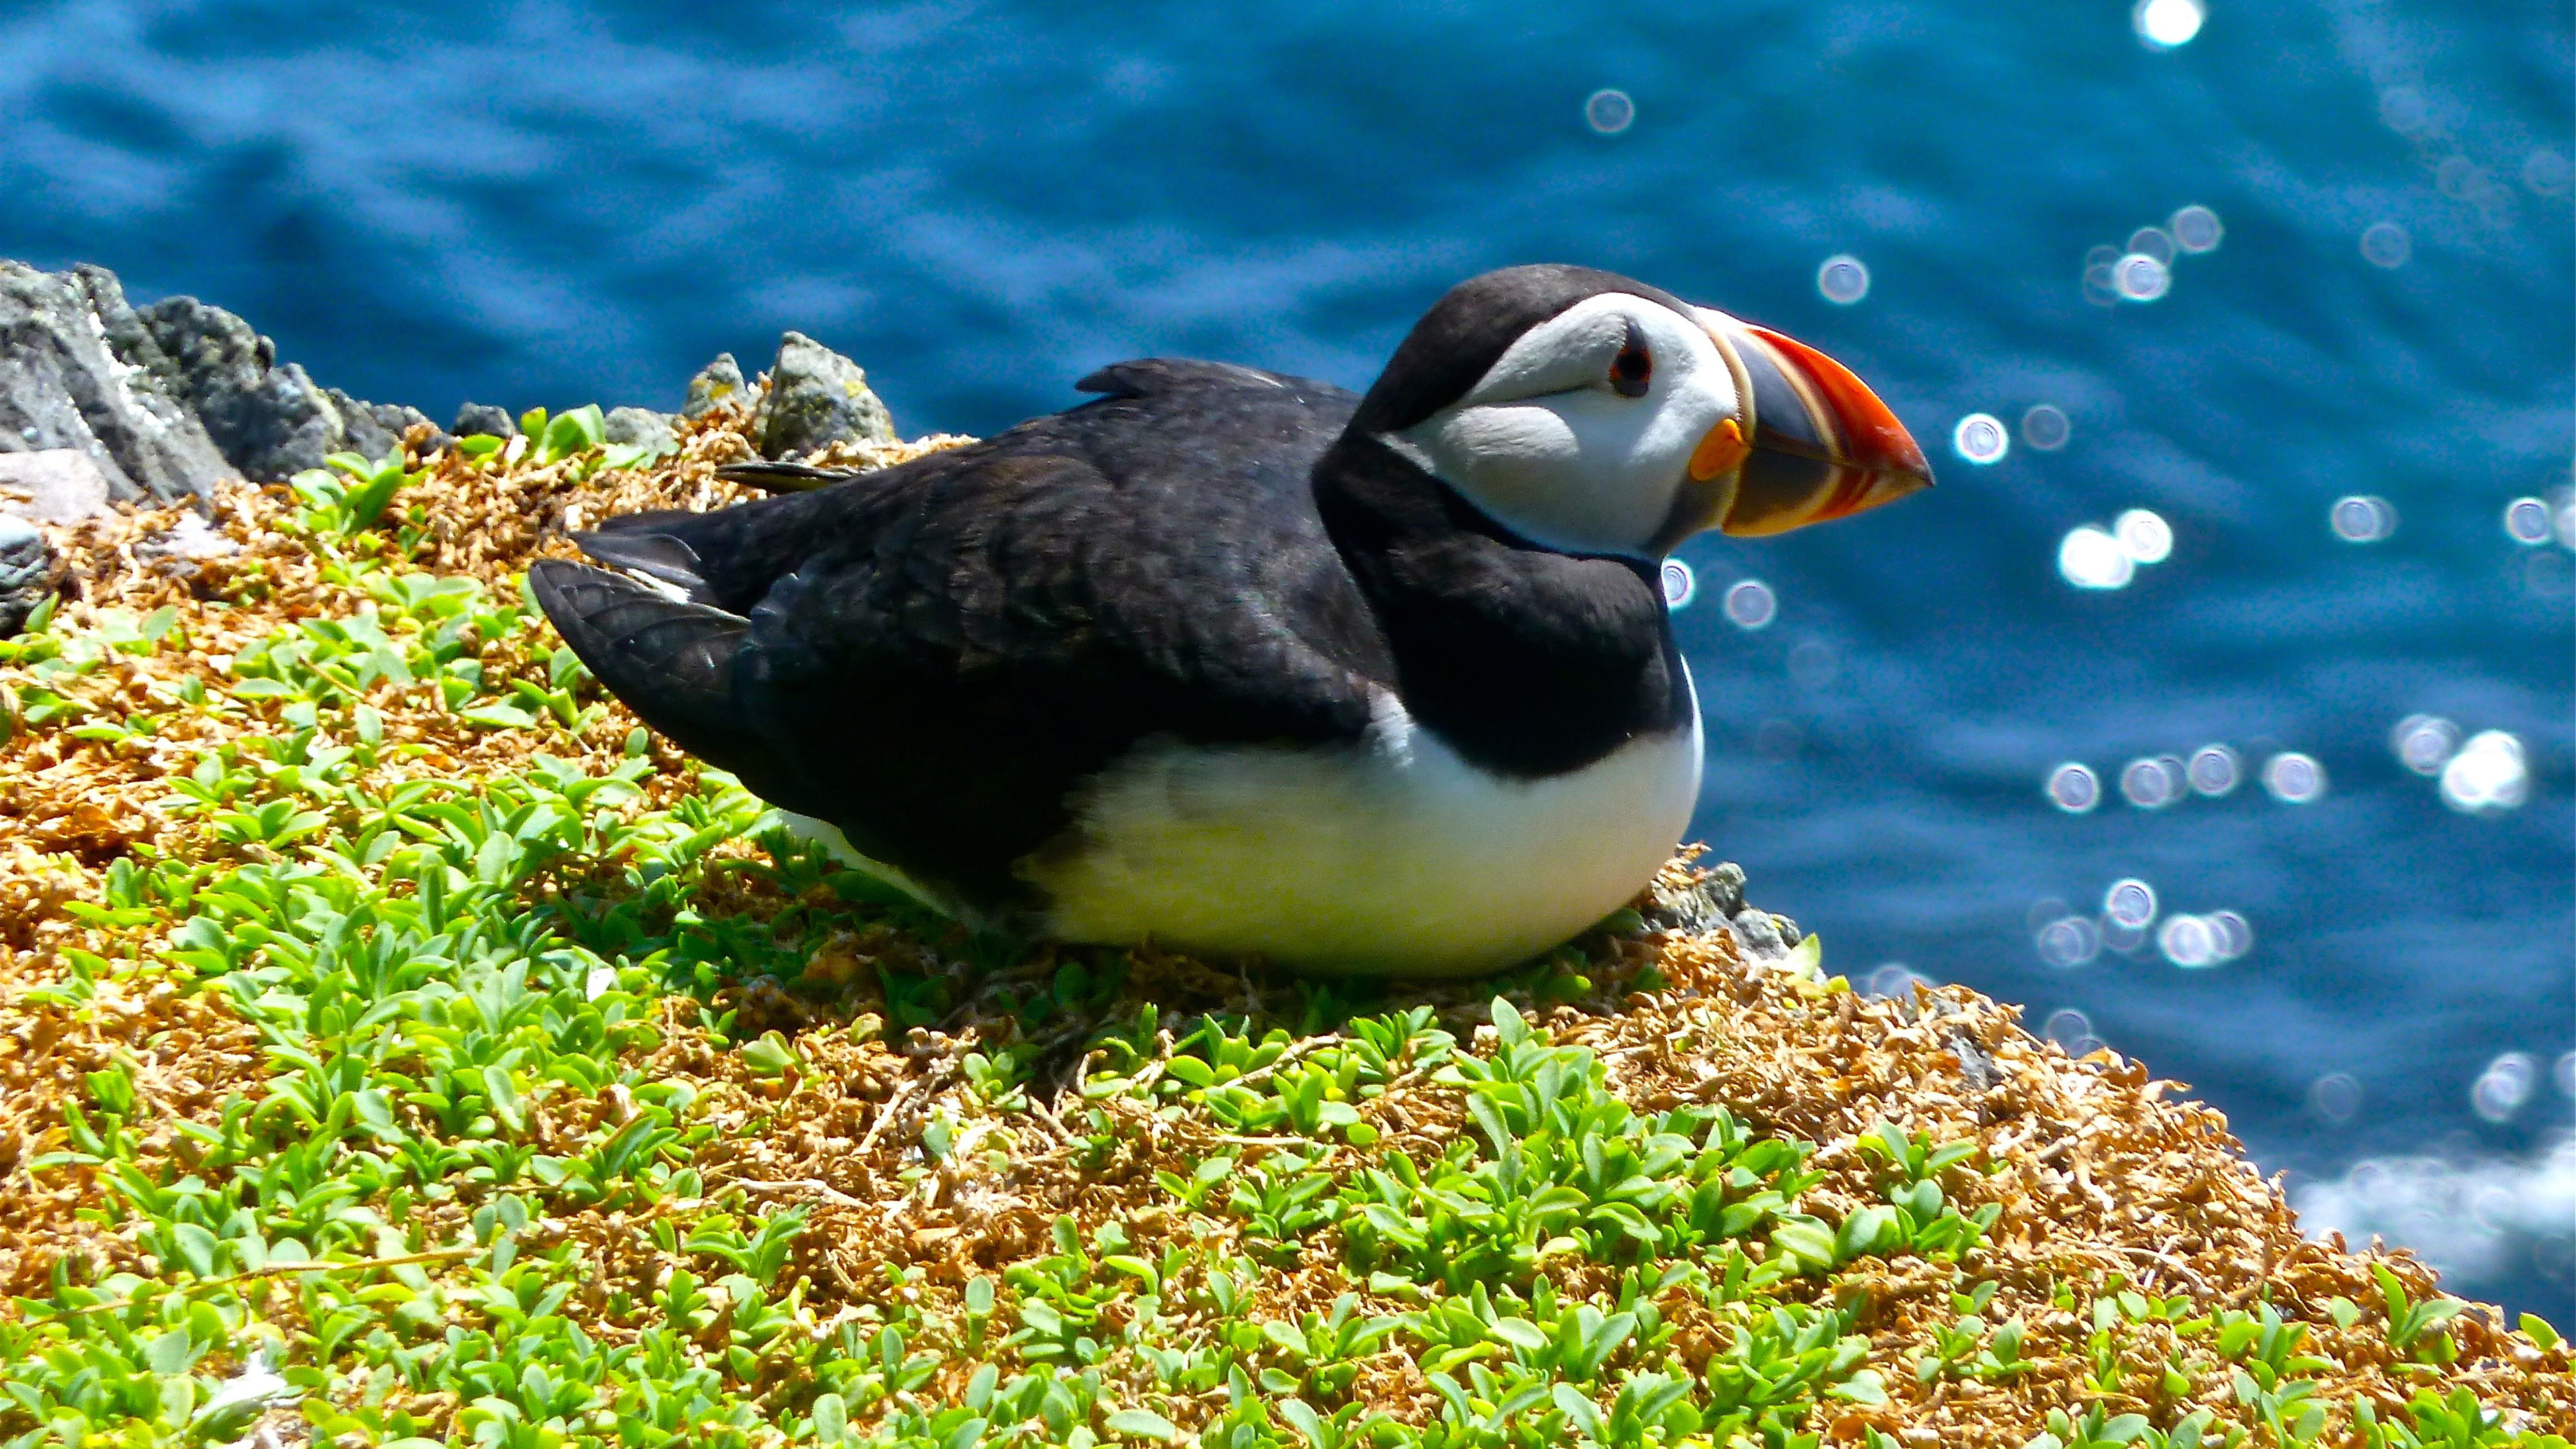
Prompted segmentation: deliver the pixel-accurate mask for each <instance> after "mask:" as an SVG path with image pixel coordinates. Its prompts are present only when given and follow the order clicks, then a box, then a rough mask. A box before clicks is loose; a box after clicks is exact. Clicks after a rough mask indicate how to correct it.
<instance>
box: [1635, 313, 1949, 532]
mask: <svg viewBox="0 0 2576 1449" xmlns="http://www.w3.org/2000/svg"><path fill="white" fill-rule="evenodd" d="M1698 310H1699V318H1700V325H1701V326H1703V327H1705V328H1707V329H1708V334H1709V336H1710V337H1712V338H1714V339H1715V340H1716V342H1717V347H1718V351H1719V352H1720V353H1722V354H1724V355H1725V357H1726V361H1727V366H1728V367H1729V368H1730V369H1731V370H1733V371H1734V372H1735V383H1736V391H1737V394H1738V396H1740V397H1741V398H1742V399H1743V400H1744V402H1743V407H1742V410H1741V413H1740V415H1739V416H1737V417H1733V418H1727V419H1724V420H1722V421H1720V422H1719V423H1718V425H1717V426H1716V427H1715V428H1713V429H1711V430H1710V431H1709V434H1708V436H1707V437H1705V438H1703V439H1701V440H1700V445H1699V448H1698V450H1697V451H1696V452H1694V453H1693V454H1692V456H1691V464H1690V473H1691V479H1692V482H1693V484H1694V485H1695V487H1694V488H1693V489H1692V490H1691V491H1693V492H1695V493H1697V494H1699V495H1700V496H1699V499H1698V506H1697V507H1696V508H1695V509H1694V510H1692V511H1694V512H1697V513H1698V514H1699V518H1698V520H1697V527H1698V528H1708V527H1716V528H1721V529H1723V530H1725V531H1726V532H1727V533H1730V534H1734V535H1736V536H1738V537H1746V538H1751V537H1760V536H1763V535H1766V534H1774V533H1786V532H1788V531H1789V530H1790V529H1793V528H1804V527H1805V526H1807V525H1808V524H1810V523H1824V522H1827V521H1829V520H1831V519H1836V518H1848V517H1850V516H1851V515H1853V514H1855V513H1859V512H1861V511H1863V510H1865V509H1871V508H1876V507H1877V506H1878V505H1880V504H1882V503H1889V502H1893V501H1895V500H1896V499H1899V498H1902V497H1904V496H1905V495H1906V494H1908V493H1912V492H1914V491H1915V490H1916V489H1918V488H1928V487H1930V486H1932V465H1931V464H1930V463H1928V462H1926V461H1925V460H1924V457H1923V449H1922V448H1921V447H1920V446H1919V445H1917V444H1916V443H1915V441H1914V438H1913V435H1912V434H1910V433H1908V432H1906V431H1905V425H1904V424H1903V423H1900V422H1898V421H1897V420H1896V414H1895V413H1893V412H1890V411H1889V410H1888V406H1887V404H1885V403H1883V402H1881V401H1879V399H1878V394H1876V393H1874V392H1871V391H1870V390H1869V388H1868V387H1866V386H1864V385H1863V384H1862V382H1861V380H1860V379H1859V378H1857V377H1854V376H1852V373H1851V369H1850V368H1847V367H1845V366H1843V365H1842V364H1841V363H1839V362H1836V361H1834V360H1833V359H1832V358H1830V357H1827V356H1826V355H1824V354H1823V353H1821V352H1818V351H1817V350H1816V349H1814V348H1812V347H1809V346H1808V345H1806V344H1805V343H1803V342H1798V341H1795V340H1793V339H1791V338H1787V337H1783V336H1781V335H1780V334H1779V333H1777V332H1774V331H1772V330H1771V329H1769V328H1767V327H1756V326H1754V325H1753V324H1751V323H1749V322H1739V321H1737V320H1736V319H1735V318H1732V317H1729V316H1727V315H1726V314H1725V313H1723V312H1717V311H1712V310H1710V309H1708V308H1705V307H1703V308H1700V309H1698ZM1676 512H1677V521H1678V514H1679V512H1680V510H1677V511H1676ZM1690 531H1693V532H1695V531H1697V529H1696V528H1695V529H1692V530H1690ZM1675 541H1678V540H1677V539H1676V540H1675Z"/></svg>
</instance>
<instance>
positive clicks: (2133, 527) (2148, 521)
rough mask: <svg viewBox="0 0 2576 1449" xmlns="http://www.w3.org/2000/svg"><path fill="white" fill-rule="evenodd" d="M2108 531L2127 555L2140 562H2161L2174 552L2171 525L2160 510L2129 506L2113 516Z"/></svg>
mask: <svg viewBox="0 0 2576 1449" xmlns="http://www.w3.org/2000/svg"><path fill="white" fill-rule="evenodd" d="M2111 533H2112V536H2113V537H2115V538H2117V539H2119V540H2120V547H2122V548H2124V549H2126V550H2128V553H2129V557H2131V558H2133V559H2136V560H2137V561H2138V562H2140V563H2142V564H2152V563H2163V562H2164V561H2165V560H2166V559H2168V558H2171V557H2172V556H2173V542H2174V540H2173V525H2172V524H2170V523H2167V522H2165V520H2164V516H2163V515H2162V514H2158V513H2154V512H2150V511H2149V510H2147V509H2144V508H2132V509H2130V510H2129V511H2128V512H2126V513H2123V514H2121V515H2120V516H2119V517H2118V518H2116V519H2114V520H2112V523H2111Z"/></svg>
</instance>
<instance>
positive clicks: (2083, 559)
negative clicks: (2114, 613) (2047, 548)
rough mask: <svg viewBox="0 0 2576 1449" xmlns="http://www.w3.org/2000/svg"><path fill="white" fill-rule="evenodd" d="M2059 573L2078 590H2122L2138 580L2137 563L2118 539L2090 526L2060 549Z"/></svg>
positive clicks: (2072, 534) (2070, 535)
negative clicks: (2135, 579)
mask: <svg viewBox="0 0 2576 1449" xmlns="http://www.w3.org/2000/svg"><path fill="white" fill-rule="evenodd" d="M2057 571H2058V572H2059V573H2060V574H2063V575H2064V576H2065V578H2066V581H2067V582H2068V583H2070V584H2073V585H2074V586H2076V587H2077V588H2079V589H2123V588H2127V587H2128V586H2129V580H2131V579H2133V578H2135V577H2137V573H2138V561H2137V560H2136V559H2133V558H2131V557H2129V551H2128V550H2127V549H2125V548H2122V547H2120V541H2119V540H2118V539H2116V538H2113V537H2112V536H2111V535H2110V534H2108V533H2105V532H2103V531H2102V530H2101V529H2099V528H2096V527H2094V526H2093V525H2092V524H2089V523H2088V524H2085V525H2084V526H2083V527H2081V528H2078V529H2075V530H2073V531H2072V532H2070V533H2068V534H2067V535H2066V537H2065V539H2064V540H2063V541H2061V542H2060V543H2059V544H2058V545H2057Z"/></svg>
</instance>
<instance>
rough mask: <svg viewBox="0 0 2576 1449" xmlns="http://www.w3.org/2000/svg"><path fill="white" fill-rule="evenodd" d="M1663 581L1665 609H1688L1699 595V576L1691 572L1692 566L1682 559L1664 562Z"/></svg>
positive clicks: (1671, 559)
mask: <svg viewBox="0 0 2576 1449" xmlns="http://www.w3.org/2000/svg"><path fill="white" fill-rule="evenodd" d="M1663 580H1664V607H1665V608H1667V609H1687V608H1689V607H1690V601H1691V600H1692V599H1693V598H1695V597H1697V596H1698V594H1699V575H1698V574H1695V573H1693V572H1691V566H1690V565H1689V564H1686V563H1683V562H1682V561H1681V560H1680V559H1677V558H1668V559H1666V560H1664V568H1663Z"/></svg>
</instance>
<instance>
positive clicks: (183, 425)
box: [0, 261, 238, 501]
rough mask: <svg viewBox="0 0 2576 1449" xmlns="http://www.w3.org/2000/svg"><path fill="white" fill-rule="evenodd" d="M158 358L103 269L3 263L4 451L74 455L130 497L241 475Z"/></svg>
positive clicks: (184, 490) (166, 494)
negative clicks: (45, 268) (43, 269)
mask: <svg viewBox="0 0 2576 1449" xmlns="http://www.w3.org/2000/svg"><path fill="white" fill-rule="evenodd" d="M160 360H161V358H160V355H159V349H158V347H157V346H156V345H155V344H154V342H153V340H152V336H151V333H150V331H149V329H148V328H146V327H145V325H144V324H143V322H142V321H141V319H140V318H138V317H137V316H136V315H135V312H134V309H133V308H131V307H129V306H127V305H126V301H125V291H124V289H123V288H122V287H120V286H118V285H117V281H116V278H115V276H114V275H112V274H111V273H109V272H107V271H106V270H105V269H103V268H99V267H81V268H77V269H75V270H73V271H69V272H40V271H37V270H35V269H34V268H32V267H27V266H22V265H20V264H18V263H16V262H11V261H0V453H34V452H51V451H57V450H68V451H71V452H75V453H78V454H80V455H82V456H84V457H86V458H87V459H89V461H90V462H91V464H92V465H94V466H95V467H96V468H97V470H98V472H99V473H100V474H101V475H102V476H104V477H105V478H106V479H107V485H108V489H109V492H110V495H111V496H113V497H115V498H118V499H123V500H128V501H133V500H141V499H147V498H148V499H154V500H158V501H168V500H171V499H175V498H182V497H186V496H188V495H190V494H197V493H203V492H204V491H205V490H206V489H207V488H208V487H209V486H210V485H212V484H213V483H214V481H215V480H216V479H218V478H223V477H227V476H230V475H231V474H233V473H235V472H237V471H238V470H237V469H236V468H235V467H234V466H233V465H232V464H231V463H230V462H229V461H228V460H227V459H226V458H225V456H224V454H223V453H222V452H221V451H220V450H219V449H218V448H217V447H216V445H215V443H214V440H213V439H212V438H210V437H209V436H208V435H207V432H206V429H205V428H204V427H203V426H202V425H201V424H200V423H199V422H198V420H197V418H196V416H195V414H194V413H193V412H192V411H191V410H190V409H189V408H188V407H187V405H186V404H185V403H184V402H182V401H181V400H180V399H179V398H178V397H177V396H175V395H174V394H173V393H172V391H171V390H170V388H169V387H168V385H167V379H166V377H165V376H164V373H163V371H161V370H156V368H155V367H154V363H156V362H158V361H160Z"/></svg>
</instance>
